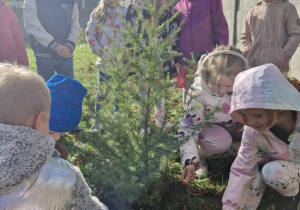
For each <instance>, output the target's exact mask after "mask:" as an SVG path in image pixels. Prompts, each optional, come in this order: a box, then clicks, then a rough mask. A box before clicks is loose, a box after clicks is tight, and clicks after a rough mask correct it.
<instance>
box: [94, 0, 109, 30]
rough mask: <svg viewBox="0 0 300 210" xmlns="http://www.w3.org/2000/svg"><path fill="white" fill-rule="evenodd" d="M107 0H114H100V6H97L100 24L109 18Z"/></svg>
mask: <svg viewBox="0 0 300 210" xmlns="http://www.w3.org/2000/svg"><path fill="white" fill-rule="evenodd" d="M106 1H110V2H114V0H100V1H99V3H98V6H97V7H96V8H95V10H94V11H95V18H96V20H97V21H98V23H99V24H100V25H102V24H104V23H105V21H106V19H107V15H108V12H107V7H108V5H107V4H106Z"/></svg>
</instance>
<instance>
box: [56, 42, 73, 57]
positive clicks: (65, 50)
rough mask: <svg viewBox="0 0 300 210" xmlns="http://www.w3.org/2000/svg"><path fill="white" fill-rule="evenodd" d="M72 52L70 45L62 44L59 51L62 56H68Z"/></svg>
mask: <svg viewBox="0 0 300 210" xmlns="http://www.w3.org/2000/svg"><path fill="white" fill-rule="evenodd" d="M70 53H71V50H70V48H69V47H67V46H64V45H62V48H61V50H60V51H59V52H58V53H57V54H58V55H59V56H60V57H62V58H67V57H68V56H69V55H70Z"/></svg>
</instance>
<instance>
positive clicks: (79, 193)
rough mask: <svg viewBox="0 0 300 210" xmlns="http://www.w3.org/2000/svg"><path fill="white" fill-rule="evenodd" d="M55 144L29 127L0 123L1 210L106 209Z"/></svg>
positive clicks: (51, 139)
mask: <svg viewBox="0 0 300 210" xmlns="http://www.w3.org/2000/svg"><path fill="white" fill-rule="evenodd" d="M54 144H55V140H54V139H53V138H51V137H49V136H46V135H44V134H41V133H39V132H37V131H35V130H33V129H31V128H28V127H23V126H12V125H5V124H0V209H1V210H2V209H31V210H35V209H72V210H75V209H80V210H81V209H93V210H94V209H101V210H102V209H107V207H106V206H105V205H104V204H102V203H101V202H99V200H98V199H97V198H96V197H94V196H91V190H90V188H89V187H88V185H87V183H86V181H85V180H84V178H83V176H82V174H81V172H80V170H79V169H78V168H77V167H75V166H72V165H71V164H70V163H69V162H68V161H65V160H63V159H62V158H60V157H58V155H57V152H55V150H54Z"/></svg>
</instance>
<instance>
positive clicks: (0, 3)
mask: <svg viewBox="0 0 300 210" xmlns="http://www.w3.org/2000/svg"><path fill="white" fill-rule="evenodd" d="M0 62H9V63H17V64H19V65H23V66H28V65H29V62H28V57H27V52H26V48H25V42H24V37H23V34H22V31H21V28H20V26H19V23H18V20H17V17H16V15H15V14H14V12H13V11H12V9H11V8H10V7H9V6H7V5H6V4H5V0H0Z"/></svg>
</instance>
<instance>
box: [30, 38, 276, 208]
mask: <svg viewBox="0 0 300 210" xmlns="http://www.w3.org/2000/svg"><path fill="white" fill-rule="evenodd" d="M83 46H84V47H82V48H80V47H79V46H77V48H76V50H75V52H74V74H75V79H77V80H78V81H80V82H81V83H82V84H83V85H84V86H85V87H86V88H87V89H88V94H87V96H86V97H85V99H84V102H83V115H82V119H81V123H80V126H81V127H82V128H83V131H81V132H80V133H79V134H73V133H68V134H67V135H66V136H65V137H64V138H62V139H61V140H60V143H62V144H63V145H65V146H66V147H67V148H68V150H69V159H68V160H69V161H70V162H71V163H72V164H74V165H77V166H79V167H80V168H81V170H82V173H83V174H84V176H85V178H86V180H87V182H88V183H89V186H90V187H91V188H92V190H93V193H94V194H95V195H96V196H97V197H99V198H100V199H101V200H102V201H103V202H104V203H105V204H106V205H108V206H109V207H110V209H116V208H115V206H114V204H113V203H112V201H111V200H110V199H108V198H106V197H105V193H107V191H106V190H107V189H105V188H103V186H102V183H99V181H98V177H95V174H97V168H95V167H93V164H92V163H93V161H99V160H98V159H97V158H99V157H100V159H101V152H100V149H99V147H98V146H97V145H98V142H97V141H101V138H99V136H98V135H96V134H94V133H91V132H90V127H91V125H92V120H93V106H94V96H95V92H96V89H97V71H96V68H95V67H94V63H95V61H96V56H95V55H93V54H92V53H91V51H90V49H89V47H88V46H87V44H84V45H83ZM26 48H27V53H28V57H29V62H30V65H29V67H30V69H31V70H32V71H34V72H36V65H35V58H34V56H33V51H32V50H31V48H30V45H29V44H28V43H26ZM172 93H173V95H172V96H170V98H169V100H172V103H173V108H174V109H178V110H182V105H181V90H178V89H174V91H173V92H172ZM175 113H176V112H175ZM171 116H172V113H171ZM171 120H172V117H171ZM176 155H177V158H175V159H174V160H170V161H169V163H168V167H166V168H165V169H164V170H163V171H162V172H161V174H160V175H159V176H158V177H157V178H156V180H154V181H153V184H152V185H151V186H150V189H149V193H148V194H147V195H141V200H140V201H139V202H137V204H136V205H133V206H132V208H133V209H140V208H141V204H142V207H143V209H170V210H171V209H172V210H176V209H189V210H190V209H191V210H193V209H197V210H199V209H200V210H217V209H222V203H221V199H222V195H223V193H224V190H225V188H226V184H227V182H228V176H229V169H230V165H231V163H232V161H233V160H234V158H233V157H231V156H230V155H229V154H222V155H215V156H212V157H209V158H207V163H208V166H209V171H210V172H211V173H210V174H209V177H208V178H206V179H196V180H194V181H193V182H192V183H191V184H190V185H189V186H183V185H182V184H181V182H180V172H181V166H180V157H179V152H178V151H177V152H176ZM96 157H97V158H96ZM104 176H105V174H104ZM108 178H109V177H108ZM275 199H276V198H275V196H274V191H272V190H271V189H267V191H266V193H265V195H264V197H263V200H262V202H261V205H260V207H259V208H258V209H259V210H268V209H271V207H270V206H271V204H272V203H274V201H275Z"/></svg>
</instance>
